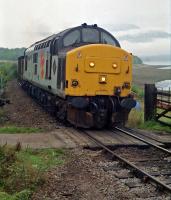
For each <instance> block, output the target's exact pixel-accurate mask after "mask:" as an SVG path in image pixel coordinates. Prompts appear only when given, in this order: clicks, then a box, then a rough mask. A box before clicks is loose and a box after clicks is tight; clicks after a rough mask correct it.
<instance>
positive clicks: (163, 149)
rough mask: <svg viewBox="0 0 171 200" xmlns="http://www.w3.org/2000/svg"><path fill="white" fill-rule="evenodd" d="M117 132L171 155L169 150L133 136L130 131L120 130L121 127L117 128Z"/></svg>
mask: <svg viewBox="0 0 171 200" xmlns="http://www.w3.org/2000/svg"><path fill="white" fill-rule="evenodd" d="M115 130H118V131H120V132H122V133H125V134H126V135H129V136H131V137H133V138H135V139H137V140H140V141H142V142H144V143H146V144H149V145H150V146H153V147H155V148H157V149H160V150H161V151H163V152H165V153H167V154H171V151H169V150H168V149H165V148H163V147H160V146H158V145H156V144H154V143H152V142H150V141H147V140H145V139H143V138H141V137H138V136H136V135H134V134H132V133H130V132H128V131H125V130H123V129H121V128H119V127H115Z"/></svg>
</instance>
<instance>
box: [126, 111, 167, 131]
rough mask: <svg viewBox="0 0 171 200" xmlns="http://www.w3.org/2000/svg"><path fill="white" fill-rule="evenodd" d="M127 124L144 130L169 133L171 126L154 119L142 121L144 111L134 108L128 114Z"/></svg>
mask: <svg viewBox="0 0 171 200" xmlns="http://www.w3.org/2000/svg"><path fill="white" fill-rule="evenodd" d="M127 126H128V127H131V128H140V129H145V130H151V131H157V132H168V133H171V128H170V127H169V126H165V125H162V124H160V123H159V122H156V121H147V122H144V112H143V109H141V110H136V109H132V110H131V112H130V114H129V119H128V122H127Z"/></svg>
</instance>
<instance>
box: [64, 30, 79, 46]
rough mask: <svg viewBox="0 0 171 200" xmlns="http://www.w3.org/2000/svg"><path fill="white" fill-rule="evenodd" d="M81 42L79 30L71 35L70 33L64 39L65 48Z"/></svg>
mask: <svg viewBox="0 0 171 200" xmlns="http://www.w3.org/2000/svg"><path fill="white" fill-rule="evenodd" d="M79 42H80V31H79V30H74V31H72V32H70V33H68V34H67V35H66V36H65V37H64V39H63V44H64V46H65V47H67V46H70V45H73V44H75V43H79Z"/></svg>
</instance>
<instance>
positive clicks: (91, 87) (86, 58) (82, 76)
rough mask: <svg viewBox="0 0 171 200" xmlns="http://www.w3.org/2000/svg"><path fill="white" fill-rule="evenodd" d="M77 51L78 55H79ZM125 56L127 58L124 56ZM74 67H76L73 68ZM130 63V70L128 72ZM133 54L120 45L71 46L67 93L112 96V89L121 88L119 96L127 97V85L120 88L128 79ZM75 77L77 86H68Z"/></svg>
mask: <svg viewBox="0 0 171 200" xmlns="http://www.w3.org/2000/svg"><path fill="white" fill-rule="evenodd" d="M78 52H80V53H81V55H82V56H81V57H78V56H77V54H78ZM125 55H127V58H128V59H127V60H125V59H123V58H124V56H125ZM76 66H77V69H78V70H75V69H76ZM128 66H129V69H130V70H129V72H128ZM131 67H132V57H131V55H130V54H129V53H127V52H126V51H124V50H123V49H121V48H118V47H115V46H111V45H106V44H91V45H85V46H81V47H79V48H77V49H73V50H71V51H69V52H68V53H67V60H66V81H68V83H69V84H68V88H65V92H66V95H70V96H72V95H73V96H96V95H109V96H113V95H115V88H120V90H121V91H120V93H119V95H120V96H121V97H124V96H127V95H128V94H129V93H130V89H129V88H128V87H122V86H123V85H124V83H125V82H131V80H132V76H131ZM73 80H77V81H78V82H79V85H78V86H77V87H70V86H71V84H70V83H72V81H73Z"/></svg>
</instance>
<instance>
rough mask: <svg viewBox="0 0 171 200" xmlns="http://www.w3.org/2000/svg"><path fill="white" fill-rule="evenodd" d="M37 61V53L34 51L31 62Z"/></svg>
mask: <svg viewBox="0 0 171 200" xmlns="http://www.w3.org/2000/svg"><path fill="white" fill-rule="evenodd" d="M37 62H38V53H34V54H33V63H37Z"/></svg>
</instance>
